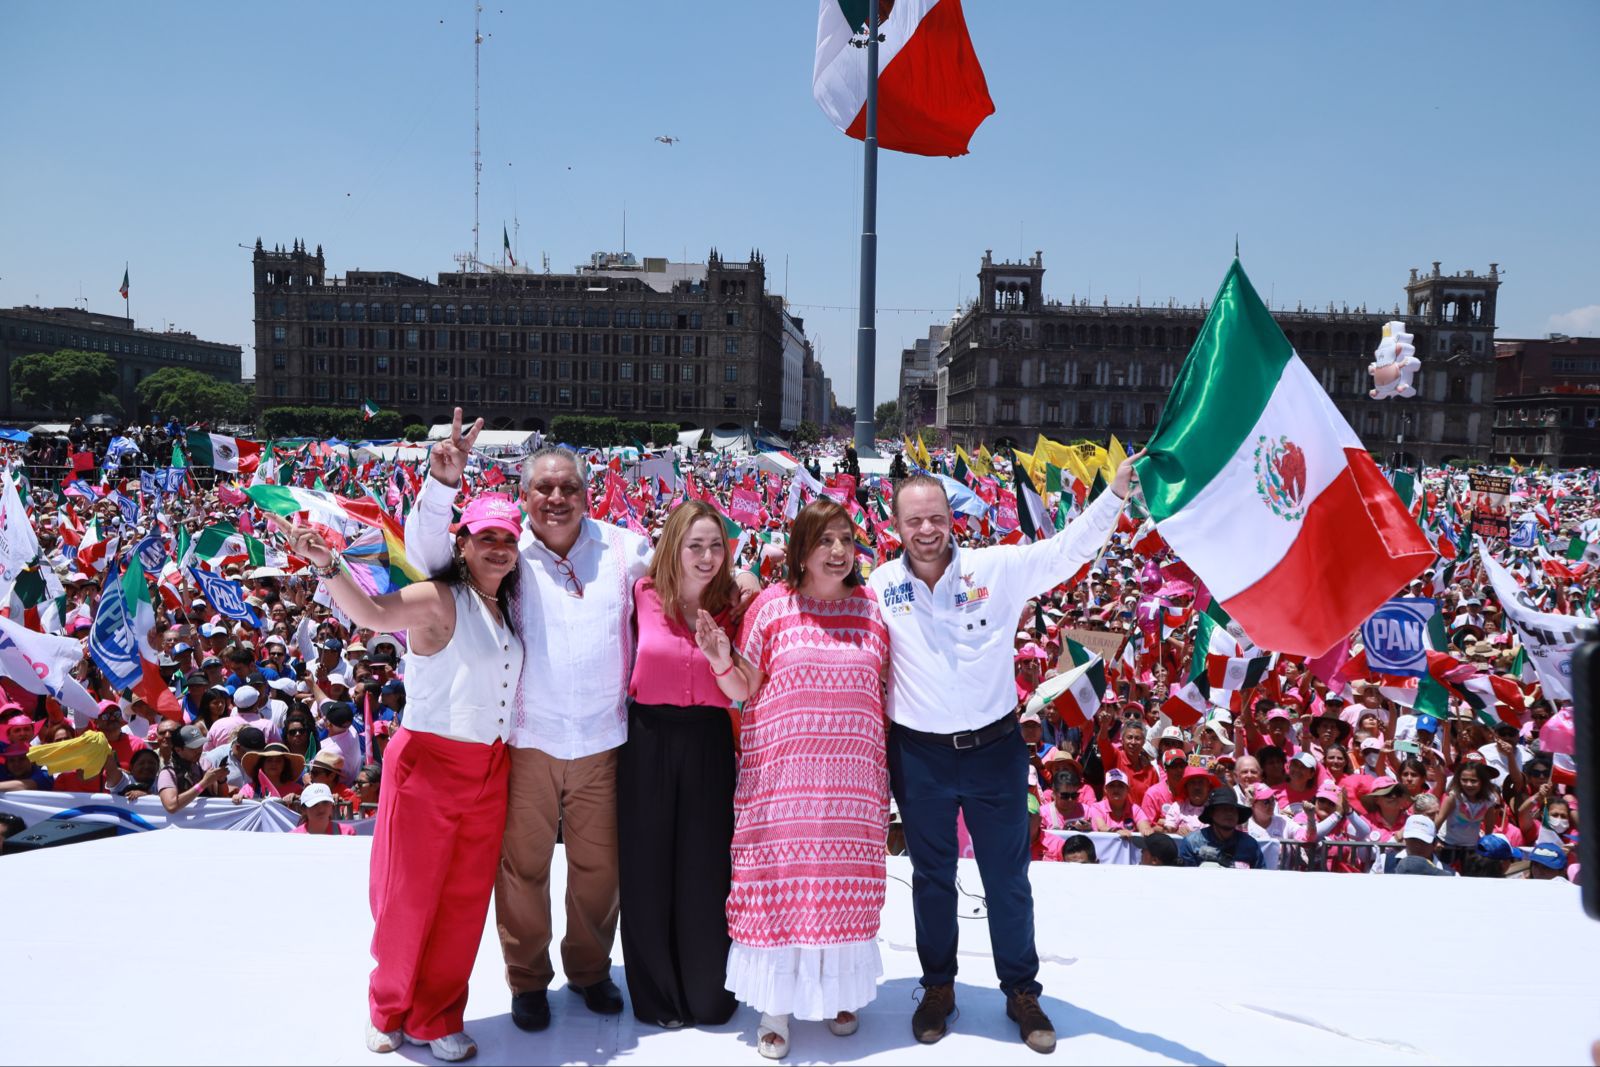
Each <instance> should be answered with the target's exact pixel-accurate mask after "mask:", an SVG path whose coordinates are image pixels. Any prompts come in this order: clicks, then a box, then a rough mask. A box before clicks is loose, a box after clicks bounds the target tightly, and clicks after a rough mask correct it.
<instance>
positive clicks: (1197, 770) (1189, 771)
mask: <svg viewBox="0 0 1600 1067" xmlns="http://www.w3.org/2000/svg"><path fill="white" fill-rule="evenodd" d="M1196 778H1202V779H1204V780H1205V782H1206V784H1208V785H1209V786H1211V788H1212V789H1220V788H1222V779H1220V778H1218V777H1217V776H1216V775H1214V774H1212V773H1211V772H1210V771H1208V770H1206V769H1205V768H1204V767H1188V768H1185V770H1184V772H1183V777H1182V778H1181V779H1179V782H1180V784H1182V785H1187V784H1188V783H1189V782H1191V781H1193V780H1194V779H1196Z"/></svg>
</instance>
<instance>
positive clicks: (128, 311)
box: [122, 260, 133, 329]
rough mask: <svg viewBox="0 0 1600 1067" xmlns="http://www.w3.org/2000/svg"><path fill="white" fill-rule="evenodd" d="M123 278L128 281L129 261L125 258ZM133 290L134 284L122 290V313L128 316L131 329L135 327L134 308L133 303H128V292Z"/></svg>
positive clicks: (125, 316)
mask: <svg viewBox="0 0 1600 1067" xmlns="http://www.w3.org/2000/svg"><path fill="white" fill-rule="evenodd" d="M122 280H123V281H124V282H126V281H127V280H128V261H127V260H123V262H122ZM132 291H133V287H132V286H129V287H128V288H127V289H124V290H122V315H123V317H124V318H126V319H127V320H128V328H129V329H132V328H133V309H132V305H131V304H129V303H128V294H129V293H131V292H132Z"/></svg>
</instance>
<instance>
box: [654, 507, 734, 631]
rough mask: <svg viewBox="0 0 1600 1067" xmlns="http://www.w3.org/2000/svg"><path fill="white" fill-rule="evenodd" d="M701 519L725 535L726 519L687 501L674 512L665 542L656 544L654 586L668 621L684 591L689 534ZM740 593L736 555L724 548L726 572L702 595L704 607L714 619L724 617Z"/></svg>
mask: <svg viewBox="0 0 1600 1067" xmlns="http://www.w3.org/2000/svg"><path fill="white" fill-rule="evenodd" d="M701 519H710V520H711V521H712V522H713V523H714V524H716V527H717V532H718V535H719V536H720V535H721V532H722V515H721V514H720V513H718V511H717V509H716V508H714V507H712V506H711V505H710V504H707V503H706V502H705V501H704V500H685V501H684V502H683V503H681V504H679V505H678V506H677V507H675V508H673V509H672V513H671V514H670V515H668V516H667V524H666V525H665V526H664V527H662V529H661V539H660V540H659V541H657V542H656V553H655V556H654V557H653V558H652V559H651V560H650V584H651V585H653V586H654V587H655V591H656V596H658V597H660V598H661V607H662V609H663V610H664V611H665V612H666V614H667V617H668V618H673V617H674V612H675V611H676V610H677V603H678V592H679V590H680V589H682V588H683V571H682V566H681V564H680V562H679V558H680V556H681V555H682V553H683V542H684V541H685V540H686V539H687V538H688V536H689V530H690V529H691V528H693V526H694V524H695V523H697V522H699V521H700V520H701ZM738 595H739V589H738V586H736V585H735V584H734V581H733V559H732V553H730V552H728V551H727V546H726V545H724V546H723V553H722V569H721V570H719V571H718V572H717V573H716V574H715V575H713V576H712V578H711V582H710V584H709V585H707V586H706V589H705V592H704V593H701V594H700V606H701V607H702V608H704V609H705V610H706V612H707V613H709V614H710V615H712V616H717V615H720V614H722V613H723V612H724V611H726V610H728V609H729V608H731V607H732V606H733V604H734V602H735V601H736V600H737V599H738Z"/></svg>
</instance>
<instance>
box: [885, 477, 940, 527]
mask: <svg viewBox="0 0 1600 1067" xmlns="http://www.w3.org/2000/svg"><path fill="white" fill-rule="evenodd" d="M907 489H934V490H937V491H938V493H939V498H940V499H941V500H943V501H944V509H945V510H946V511H949V510H950V497H949V495H948V494H947V493H946V492H945V491H944V483H943V482H941V481H940V480H939V479H937V478H935V477H934V476H933V475H931V474H913V475H911V476H910V477H909V478H902V479H900V481H899V482H898V483H897V484H896V485H895V487H894V500H893V501H892V504H893V507H892V511H893V513H894V516H895V518H899V517H900V494H901V493H903V492H905V491H906V490H907Z"/></svg>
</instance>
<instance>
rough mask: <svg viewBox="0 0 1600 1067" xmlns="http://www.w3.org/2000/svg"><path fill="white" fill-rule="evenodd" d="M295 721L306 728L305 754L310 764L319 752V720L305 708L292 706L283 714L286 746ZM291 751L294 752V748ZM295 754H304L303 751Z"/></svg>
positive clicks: (284, 742)
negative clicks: (290, 728)
mask: <svg viewBox="0 0 1600 1067" xmlns="http://www.w3.org/2000/svg"><path fill="white" fill-rule="evenodd" d="M295 723H299V724H300V725H301V726H304V727H305V728H306V750H305V752H304V753H303V755H304V756H305V758H306V762H307V763H308V764H309V763H310V762H311V760H312V758H313V757H314V756H316V754H317V720H316V719H314V718H313V717H312V715H311V712H309V711H307V710H306V709H305V708H290V709H289V710H288V712H287V713H285V714H284V716H283V744H284V747H285V748H288V746H289V727H290V726H291V725H293V724H295ZM289 751H291V752H293V751H294V750H293V749H289ZM295 754H296V755H302V753H295Z"/></svg>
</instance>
